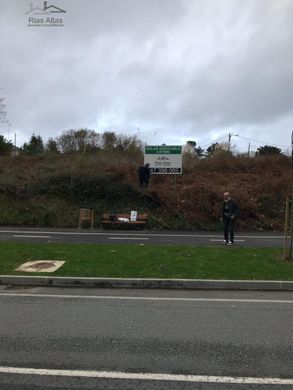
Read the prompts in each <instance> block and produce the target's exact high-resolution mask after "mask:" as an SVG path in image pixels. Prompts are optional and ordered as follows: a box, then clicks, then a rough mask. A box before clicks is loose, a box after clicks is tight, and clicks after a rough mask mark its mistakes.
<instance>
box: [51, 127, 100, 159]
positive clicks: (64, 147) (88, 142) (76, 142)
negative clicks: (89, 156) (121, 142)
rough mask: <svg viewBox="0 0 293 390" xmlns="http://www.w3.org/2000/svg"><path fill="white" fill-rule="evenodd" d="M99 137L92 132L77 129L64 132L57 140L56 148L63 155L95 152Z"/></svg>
mask: <svg viewBox="0 0 293 390" xmlns="http://www.w3.org/2000/svg"><path fill="white" fill-rule="evenodd" d="M99 144H100V135H99V134H97V133H96V132H95V131H94V130H88V129H79V130H67V131H64V132H63V133H62V134H61V136H60V137H58V138H57V146H58V147H59V149H60V150H61V151H62V152H63V153H81V154H85V153H86V152H89V151H93V150H97V149H98V148H99Z"/></svg>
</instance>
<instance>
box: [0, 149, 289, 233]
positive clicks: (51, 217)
mask: <svg viewBox="0 0 293 390" xmlns="http://www.w3.org/2000/svg"><path fill="white" fill-rule="evenodd" d="M141 159H142V158H141V156H139V155H133V156H131V157H130V156H127V155H126V154H123V153H112V154H111V153H109V152H108V153H106V152H102V151H101V152H96V153H93V154H85V155H80V154H72V155H65V154H63V155H61V154H54V153H48V154H45V155H43V156H32V157H27V156H20V157H14V158H12V157H1V158H0V201H1V213H0V224H1V225H27V226H53V227H76V226H78V210H79V207H80V205H84V204H87V205H91V206H93V207H94V209H95V215H96V219H95V226H96V227H98V226H99V218H98V216H100V215H101V214H102V213H103V212H106V211H111V212H115V211H116V212H123V211H124V212H126V211H130V210H138V211H146V212H148V214H149V215H150V218H149V222H148V223H149V228H157V229H194V230H196V229H205V230H207V229H219V228H220V221H219V217H220V209H221V202H222V193H223V192H224V191H227V190H229V191H230V192H231V193H232V194H233V197H234V198H235V199H236V200H237V201H238V202H239V205H240V208H241V215H240V217H239V219H238V225H239V228H240V229H241V230H245V229H254V230H262V229H263V230H272V231H280V230H282V228H283V221H284V208H285V200H286V197H287V196H289V195H290V193H291V186H292V172H293V170H292V167H291V161H290V159H289V158H287V157H285V156H275V157H273V156H271V157H270V156H268V157H257V158H251V159H248V158H237V157H227V156H226V157H225V156H221V155H219V156H214V157H212V158H209V159H203V160H199V159H196V158H194V157H193V158H191V157H189V158H188V157H186V158H185V159H184V165H183V171H184V174H183V175H182V176H180V177H179V176H178V177H176V178H175V176H152V177H151V182H150V186H149V188H148V189H147V190H142V189H140V188H139V186H138V184H137V176H136V171H137V167H138V165H139V163H141V162H142V161H141Z"/></svg>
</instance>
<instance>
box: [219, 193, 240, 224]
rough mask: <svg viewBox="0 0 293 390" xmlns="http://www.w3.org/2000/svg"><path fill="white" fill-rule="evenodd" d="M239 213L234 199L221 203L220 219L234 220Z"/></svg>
mask: <svg viewBox="0 0 293 390" xmlns="http://www.w3.org/2000/svg"><path fill="white" fill-rule="evenodd" d="M238 213H239V207H238V205H237V203H236V202H235V200H234V199H232V198H230V199H229V200H228V201H227V202H224V203H223V210H222V217H223V219H226V218H231V217H233V219H234V218H236V216H237V215H238Z"/></svg>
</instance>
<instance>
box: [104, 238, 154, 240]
mask: <svg viewBox="0 0 293 390" xmlns="http://www.w3.org/2000/svg"><path fill="white" fill-rule="evenodd" d="M108 240H149V238H148V237H108Z"/></svg>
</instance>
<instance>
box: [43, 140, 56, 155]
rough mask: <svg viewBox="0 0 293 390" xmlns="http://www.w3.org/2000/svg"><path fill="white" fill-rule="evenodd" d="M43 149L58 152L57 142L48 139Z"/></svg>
mask: <svg viewBox="0 0 293 390" xmlns="http://www.w3.org/2000/svg"><path fill="white" fill-rule="evenodd" d="M45 151H46V152H47V153H59V150H58V145H57V142H56V141H55V140H54V139H53V138H49V139H48V141H47V143H46V147H45Z"/></svg>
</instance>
